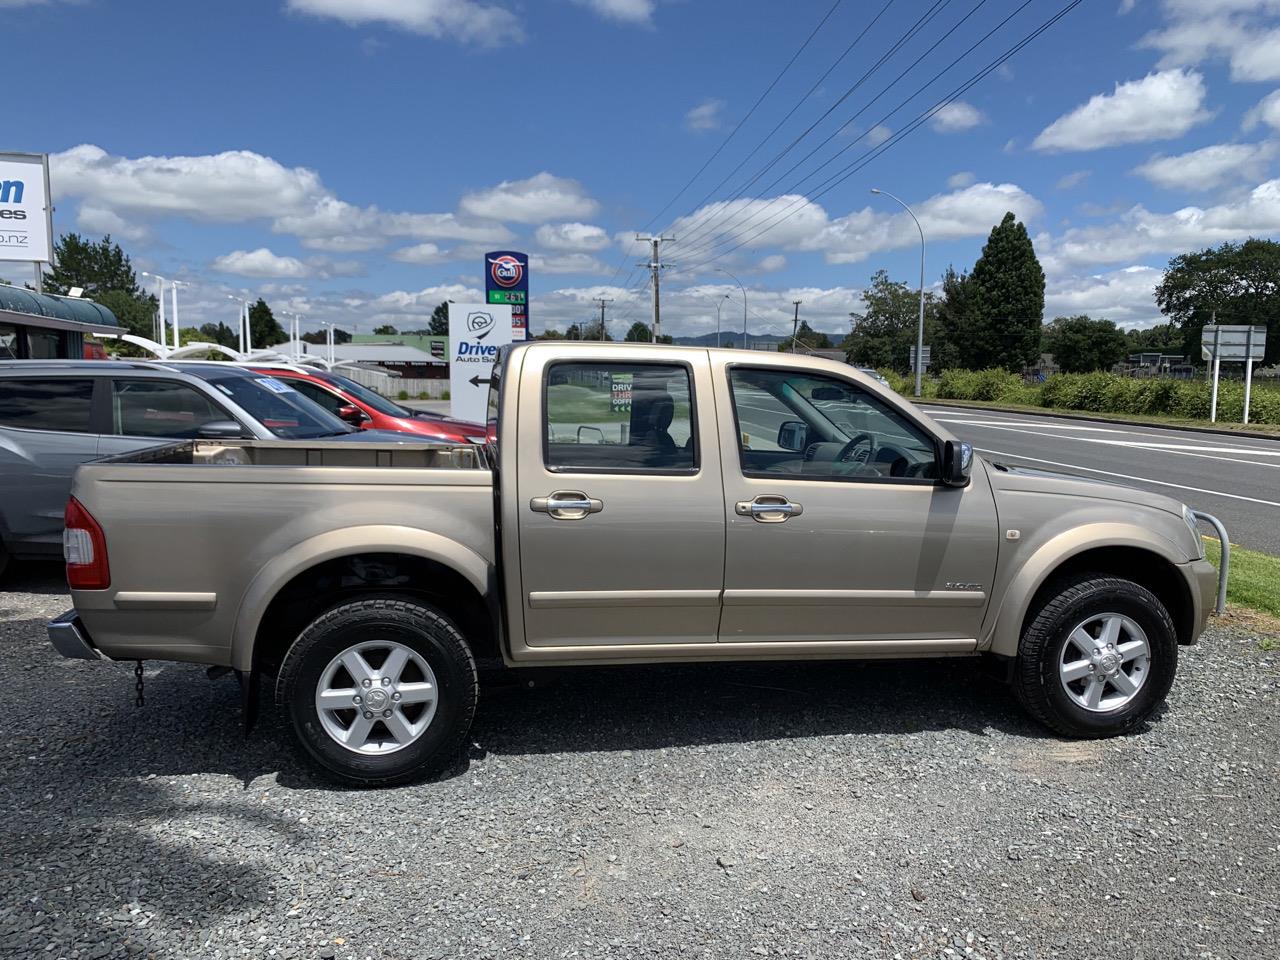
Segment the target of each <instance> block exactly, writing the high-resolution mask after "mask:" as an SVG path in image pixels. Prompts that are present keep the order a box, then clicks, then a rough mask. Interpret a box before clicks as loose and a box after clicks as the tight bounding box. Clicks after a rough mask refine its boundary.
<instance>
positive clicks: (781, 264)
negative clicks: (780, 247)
mask: <svg viewBox="0 0 1280 960" xmlns="http://www.w3.org/2000/svg"><path fill="white" fill-rule="evenodd" d="M786 266H787V258H786V257H784V256H783V255H782V254H780V253H774V254H770V255H769V256H767V257H765V258H764V259H762V260H761V261H760V262H759V263H757V264H756V270H758V271H759V272H760V273H777V272H778V271H779V270H784V269H786Z"/></svg>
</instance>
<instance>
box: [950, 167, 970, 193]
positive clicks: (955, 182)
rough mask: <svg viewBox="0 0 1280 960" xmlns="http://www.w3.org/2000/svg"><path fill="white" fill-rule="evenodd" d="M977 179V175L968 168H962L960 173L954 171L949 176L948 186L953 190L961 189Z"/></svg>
mask: <svg viewBox="0 0 1280 960" xmlns="http://www.w3.org/2000/svg"><path fill="white" fill-rule="evenodd" d="M976 179H977V177H975V176H974V175H973V174H972V173H970V172H969V171H968V170H961V171H960V172H959V173H953V174H952V175H951V176H949V177H947V186H948V187H950V188H951V189H952V190H961V189H963V188H964V187H967V186H969V185H970V184H972V183H973V181H974V180H976Z"/></svg>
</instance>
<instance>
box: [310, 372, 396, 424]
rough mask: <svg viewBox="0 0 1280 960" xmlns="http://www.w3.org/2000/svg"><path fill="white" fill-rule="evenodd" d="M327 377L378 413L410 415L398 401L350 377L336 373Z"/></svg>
mask: <svg viewBox="0 0 1280 960" xmlns="http://www.w3.org/2000/svg"><path fill="white" fill-rule="evenodd" d="M327 379H328V380H329V381H330V382H331V383H333V384H334V385H336V386H339V387H341V388H342V390H343V392H344V393H349V394H351V396H353V397H355V398H356V399H357V400H359V401H360V402H361V403H363V404H364V405H365V406H366V407H372V408H373V409H374V410H377V411H378V412H379V413H381V414H383V415H384V416H388V417H412V416H413V411H412V410H407V409H405V408H404V407H402V406H400V405H399V404H398V403H392V402H391V401H390V400H388V399H387V398H386V397H384V396H382V395H381V394H379V393H374V392H373V391H372V390H370V389H369V388H368V387H366V386H365V385H364V384H361V383H356V382H355V381H354V380H352V379H351V378H350V377H344V376H342V375H340V374H337V373H330V374H328V375H327Z"/></svg>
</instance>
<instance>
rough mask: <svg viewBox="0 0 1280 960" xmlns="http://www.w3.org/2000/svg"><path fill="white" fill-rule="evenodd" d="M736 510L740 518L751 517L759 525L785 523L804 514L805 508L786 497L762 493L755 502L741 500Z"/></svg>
mask: <svg viewBox="0 0 1280 960" xmlns="http://www.w3.org/2000/svg"><path fill="white" fill-rule="evenodd" d="M734 510H735V511H736V512H737V514H738V516H740V517H750V518H751V519H752V520H755V521H756V522H757V523H784V522H785V521H787V520H788V519H790V518H791V517H798V516H800V514H802V513H804V507H802V506H800V504H798V503H792V502H791V501H790V500H788V499H787V498H786V497H784V496H782V495H780V494H774V493H762V494H761V495H760V496H758V497H756V498H755V499H754V500H739V501H738V502H737V504H735V505H734Z"/></svg>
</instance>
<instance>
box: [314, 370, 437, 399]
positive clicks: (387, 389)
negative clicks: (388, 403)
mask: <svg viewBox="0 0 1280 960" xmlns="http://www.w3.org/2000/svg"><path fill="white" fill-rule="evenodd" d="M334 372H335V373H340V374H342V375H343V376H344V377H350V378H351V379H352V380H354V381H355V382H356V383H359V384H361V385H363V386H366V387H368V388H369V389H370V390H376V391H378V393H380V394H382V395H383V396H384V397H391V398H392V399H395V398H396V397H398V396H400V391H401V390H403V391H404V392H405V393H407V394H409V396H410V397H412V398H414V399H417V398H418V396H419V394H423V393H425V394H426V395H427V399H428V400H442V399H444V395H445V394H446V393H448V392H449V381H448V379H444V378H442V379H439V380H435V379H428V378H425V377H393V376H391V375H390V374H388V373H384V372H383V371H381V370H372V369H370V368H369V367H357V366H348V365H346V364H342V365H339V366H338V367H337V368H336V369H335V370H334Z"/></svg>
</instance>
